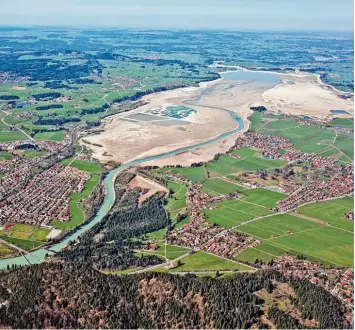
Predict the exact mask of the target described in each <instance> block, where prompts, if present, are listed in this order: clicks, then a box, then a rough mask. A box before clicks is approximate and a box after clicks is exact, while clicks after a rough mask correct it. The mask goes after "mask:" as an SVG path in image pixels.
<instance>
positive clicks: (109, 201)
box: [0, 108, 244, 268]
mask: <svg viewBox="0 0 355 330" xmlns="http://www.w3.org/2000/svg"><path fill="white" fill-rule="evenodd" d="M216 109H219V110H220V111H227V112H229V114H230V116H231V117H232V118H233V119H234V120H235V122H236V123H237V125H238V126H237V128H235V129H233V130H231V131H228V132H226V133H223V134H221V135H219V136H217V137H215V138H212V139H210V140H207V141H204V142H201V143H198V144H195V145H191V146H188V147H183V148H179V149H176V150H173V151H169V152H165V153H162V154H159V155H155V156H149V157H144V158H141V159H136V160H133V161H131V162H128V163H125V164H123V165H121V166H119V167H116V168H115V169H113V170H112V171H110V172H109V173H108V174H107V176H106V177H105V179H104V181H103V183H104V185H105V187H106V197H105V200H104V202H103V204H102V205H101V207H100V209H99V211H98V212H97V213H96V215H95V217H94V218H93V219H92V220H91V221H90V222H88V223H86V224H85V225H83V226H82V227H81V228H80V229H79V230H77V231H76V232H74V233H73V234H71V235H69V236H68V237H67V238H65V239H64V240H63V241H61V242H59V243H57V244H55V245H53V246H52V247H51V248H50V250H51V251H55V252H59V251H60V250H61V249H62V248H64V247H65V246H67V245H68V243H69V242H70V241H74V240H76V239H77V238H78V237H79V236H80V235H82V234H83V233H85V232H86V231H87V230H89V229H90V228H92V227H93V226H95V225H96V224H97V223H98V222H100V221H101V220H102V219H103V217H104V216H105V215H106V214H107V213H108V212H109V211H110V209H111V207H112V205H113V203H114V201H115V190H114V187H113V183H114V180H115V177H116V175H117V174H118V173H120V172H121V171H123V170H125V169H127V168H129V167H131V166H134V165H138V164H142V163H145V162H148V161H151V160H155V159H161V158H165V157H169V156H172V155H175V154H179V153H181V152H184V151H188V150H191V149H196V148H199V147H203V146H206V145H208V144H211V143H213V142H216V141H218V140H221V139H224V138H226V137H227V136H230V135H232V134H235V133H237V132H239V131H241V130H242V129H243V128H244V121H243V120H242V119H241V118H240V117H239V116H238V115H236V114H235V113H234V112H232V111H229V110H227V109H222V108H216ZM46 254H51V253H50V252H49V251H48V250H46V249H38V250H35V251H33V252H30V253H28V254H26V255H25V256H21V257H15V258H8V259H2V260H0V268H6V267H7V266H8V265H9V266H11V265H13V264H16V265H28V264H29V263H31V264H36V263H40V262H43V261H44V259H45V256H46Z"/></svg>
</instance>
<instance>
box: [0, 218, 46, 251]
mask: <svg viewBox="0 0 355 330" xmlns="http://www.w3.org/2000/svg"><path fill="white" fill-rule="evenodd" d="M5 227H6V224H5V225H4V228H5ZM50 231H51V230H50V229H48V228H41V227H38V226H33V225H29V224H20V223H16V224H14V225H13V226H11V227H10V228H8V230H5V229H2V230H1V231H0V236H1V237H2V238H3V239H5V238H4V237H6V239H5V240H7V241H8V242H10V243H12V244H15V245H18V244H17V243H19V244H20V245H18V246H19V247H20V248H23V249H25V250H29V249H32V248H33V247H37V246H39V245H41V244H43V242H45V241H46V238H47V235H48V233H49V232H50Z"/></svg>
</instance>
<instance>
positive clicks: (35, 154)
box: [24, 150, 47, 158]
mask: <svg viewBox="0 0 355 330" xmlns="http://www.w3.org/2000/svg"><path fill="white" fill-rule="evenodd" d="M45 154H47V152H45V151H38V150H25V152H24V156H25V157H28V158H32V157H41V156H44V155H45Z"/></svg>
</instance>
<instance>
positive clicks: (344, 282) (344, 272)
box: [262, 254, 354, 306]
mask: <svg viewBox="0 0 355 330" xmlns="http://www.w3.org/2000/svg"><path fill="white" fill-rule="evenodd" d="M262 268H263V269H265V270H266V269H275V270H278V271H280V272H281V273H282V274H283V275H285V276H286V277H289V278H291V277H293V278H295V277H298V278H307V279H309V280H310V281H311V282H312V283H314V284H317V285H321V286H322V287H324V288H325V289H326V290H328V291H329V292H331V293H332V294H333V295H334V296H337V297H338V298H339V299H340V300H342V301H343V302H344V303H346V304H348V305H351V306H354V270H353V269H351V268H349V269H346V268H325V267H321V266H320V265H319V264H317V263H314V262H310V261H308V260H304V259H299V258H297V257H295V256H292V255H289V254H285V255H283V256H281V257H278V258H275V259H274V260H273V262H272V263H268V264H263V265H262Z"/></svg>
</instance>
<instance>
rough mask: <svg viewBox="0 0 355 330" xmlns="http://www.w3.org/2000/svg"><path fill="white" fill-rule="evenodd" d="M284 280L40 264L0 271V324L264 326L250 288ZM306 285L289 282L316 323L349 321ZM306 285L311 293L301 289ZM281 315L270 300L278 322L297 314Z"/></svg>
mask: <svg viewBox="0 0 355 330" xmlns="http://www.w3.org/2000/svg"><path fill="white" fill-rule="evenodd" d="M285 281H286V280H285V278H283V275H282V274H281V273H278V272H271V271H259V272H256V273H241V274H238V275H235V276H231V277H228V278H225V279H223V278H222V279H219V278H212V277H203V278H199V277H196V276H195V275H191V274H190V275H185V276H178V275H171V274H166V273H141V274H135V275H124V276H116V275H105V274H102V273H100V272H97V271H96V270H94V269H93V268H91V267H88V266H87V265H85V264H81V263H72V262H66V263H52V262H51V263H42V264H39V265H32V266H29V267H23V268H20V269H12V270H8V271H5V272H3V273H2V274H1V275H0V303H1V307H0V324H1V325H2V327H12V328H89V329H95V328H103V329H105V328H106V329H107V328H111V329H113V328H114V329H123V328H124V329H127V328H128V329H138V328H140V329H142V328H146V329H166V328H180V329H183V328H184V329H195V328H204V329H208V328H216V329H247V328H252V327H253V328H255V327H258V328H268V324H267V323H264V321H263V320H262V318H261V316H262V315H263V314H264V311H263V308H262V307H263V304H264V301H263V300H262V299H260V298H258V297H257V296H256V295H255V293H256V292H258V291H259V290H263V289H264V290H267V291H268V292H273V290H274V289H275V288H276V287H277V286H278V285H279V283H282V282H285ZM309 284H310V286H311V287H309V285H308V284H307V283H305V282H304V281H299V280H297V279H295V280H294V282H293V283H291V286H294V287H295V286H297V288H298V290H297V291H296V292H297V294H296V295H297V299H298V300H300V301H301V300H303V299H307V308H309V309H312V310H314V316H315V317H316V320H318V319H317V313H318V312H322V313H323V312H324V311H326V313H327V314H328V315H329V317H328V318H327V320H325V319H324V320H323V321H322V322H321V323H320V326H319V328H323V329H324V328H328V329H329V328H349V327H350V324H349V323H348V322H347V321H346V320H345V318H344V312H343V310H342V309H341V308H340V307H339V304H333V301H332V300H331V299H328V298H327V297H328V296H330V293H328V292H326V291H324V290H323V289H319V290H321V291H322V292H319V291H318V290H314V287H315V285H313V284H311V283H309ZM309 289H311V292H312V293H313V294H312V295H308V294H306V293H305V292H306V291H308V290H309ZM323 291H324V292H323ZM306 296H307V298H305V297H306ZM322 298H326V299H325V300H321V299H322ZM300 308H301V309H302V307H300ZM284 314H285V313H282V312H280V311H277V310H276V307H272V308H270V310H269V313H268V314H267V315H265V314H264V317H266V318H267V317H269V318H270V319H271V320H272V322H275V324H276V325H277V326H278V327H280V326H281V327H286V328H290V329H291V328H292V329H297V328H298V326H299V323H298V322H297V320H295V319H294V318H293V317H292V316H291V315H289V314H286V315H284Z"/></svg>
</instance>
